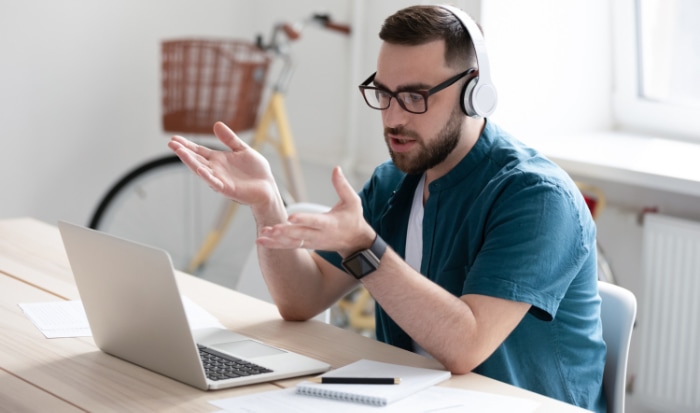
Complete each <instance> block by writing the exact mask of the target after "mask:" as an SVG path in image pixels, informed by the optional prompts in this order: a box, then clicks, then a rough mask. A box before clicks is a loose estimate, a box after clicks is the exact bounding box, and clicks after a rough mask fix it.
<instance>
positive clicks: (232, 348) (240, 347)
mask: <svg viewBox="0 0 700 413" xmlns="http://www.w3.org/2000/svg"><path fill="white" fill-rule="evenodd" d="M209 347H211V348H214V349H216V350H219V351H221V352H224V353H227V354H230V355H232V356H235V357H239V358H244V359H247V358H253V357H264V356H272V355H275V354H283V353H285V351H284V350H280V349H278V348H275V347H271V346H268V345H265V344H262V343H258V342H257V341H253V340H241V341H234V342H229V343H217V344H211V345H209Z"/></svg>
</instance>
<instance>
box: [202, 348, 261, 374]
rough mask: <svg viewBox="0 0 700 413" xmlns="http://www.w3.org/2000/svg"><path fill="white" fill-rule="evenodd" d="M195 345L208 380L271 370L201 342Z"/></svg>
mask: <svg viewBox="0 0 700 413" xmlns="http://www.w3.org/2000/svg"><path fill="white" fill-rule="evenodd" d="M197 347H198V348H199V356H200V357H201V358H202V364H203V365H204V372H205V374H206V376H207V378H208V379H210V380H226V379H233V378H236V377H244V376H252V375H254V374H261V373H270V372H272V370H270V369H267V368H265V367H262V366H258V365H257V364H254V363H251V362H249V361H245V360H241V359H238V358H235V357H232V356H229V355H227V354H224V353H220V352H218V351H216V350H214V349H211V348H209V347H205V346H203V345H201V344H197Z"/></svg>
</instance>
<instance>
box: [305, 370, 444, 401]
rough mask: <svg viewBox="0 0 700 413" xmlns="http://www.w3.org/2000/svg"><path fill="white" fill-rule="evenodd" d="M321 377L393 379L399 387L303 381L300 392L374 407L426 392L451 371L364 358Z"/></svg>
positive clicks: (393, 385)
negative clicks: (397, 381) (425, 390)
mask: <svg viewBox="0 0 700 413" xmlns="http://www.w3.org/2000/svg"><path fill="white" fill-rule="evenodd" d="M321 377H393V378H400V379H401V381H400V383H399V384H387V385H382V384H319V383H312V382H310V381H303V382H301V383H299V384H298V385H297V393H298V394H303V395H307V396H316V397H323V398H327V399H334V400H341V401H347V402H354V403H364V404H370V405H374V406H386V405H387V404H389V403H392V402H395V401H397V400H400V399H402V398H404V397H407V396H410V395H412V394H414V393H416V392H418V391H420V390H424V389H427V388H428V387H430V386H434V385H436V384H438V383H440V382H443V381H445V380H447V379H449V378H450V377H451V374H450V372H449V371H445V370H434V369H426V368H420V367H410V366H402V365H399V364H390V363H383V362H380V361H374V360H366V359H362V360H359V361H356V362H354V363H351V364H348V365H346V366H343V367H341V368H339V369H336V370H333V371H330V372H328V373H326V374H324V375H323V376H321Z"/></svg>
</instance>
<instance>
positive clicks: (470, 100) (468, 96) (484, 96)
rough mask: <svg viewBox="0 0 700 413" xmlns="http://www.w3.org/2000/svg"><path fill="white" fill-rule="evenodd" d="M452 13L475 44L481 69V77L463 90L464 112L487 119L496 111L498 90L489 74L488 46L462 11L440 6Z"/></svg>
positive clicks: (469, 18)
mask: <svg viewBox="0 0 700 413" xmlns="http://www.w3.org/2000/svg"><path fill="white" fill-rule="evenodd" d="M440 7H442V8H443V9H445V10H447V11H449V12H450V13H452V14H453V15H454V16H455V17H456V18H457V20H459V21H460V22H461V23H462V27H464V30H466V31H467V33H469V36H470V37H471V38H472V43H473V44H474V52H475V54H476V63H477V65H478V67H479V76H477V77H475V78H473V79H471V80H469V82H467V84H466V85H464V89H462V110H463V111H464V113H466V114H467V116H472V117H477V116H479V117H482V118H486V117H488V116H491V114H492V113H493V111H494V110H496V102H497V100H498V96H497V95H496V88H495V87H494V86H493V84H492V83H491V73H490V72H489V58H488V56H487V54H486V45H485V44H484V37H483V36H482V35H481V30H479V26H477V25H476V22H475V21H474V20H473V19H472V18H471V17H469V15H468V14H467V13H465V12H463V11H462V10H460V9H458V8H456V7H453V6H448V5H442V6H440Z"/></svg>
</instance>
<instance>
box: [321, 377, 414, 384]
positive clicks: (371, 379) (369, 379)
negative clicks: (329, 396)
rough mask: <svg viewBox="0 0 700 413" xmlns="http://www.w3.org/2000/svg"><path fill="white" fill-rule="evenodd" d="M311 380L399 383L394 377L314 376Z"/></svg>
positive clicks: (398, 379) (343, 382)
mask: <svg viewBox="0 0 700 413" xmlns="http://www.w3.org/2000/svg"><path fill="white" fill-rule="evenodd" d="M309 381H311V382H313V383H321V384H399V383H401V379H400V378H393V377H312V378H310V379H309Z"/></svg>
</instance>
